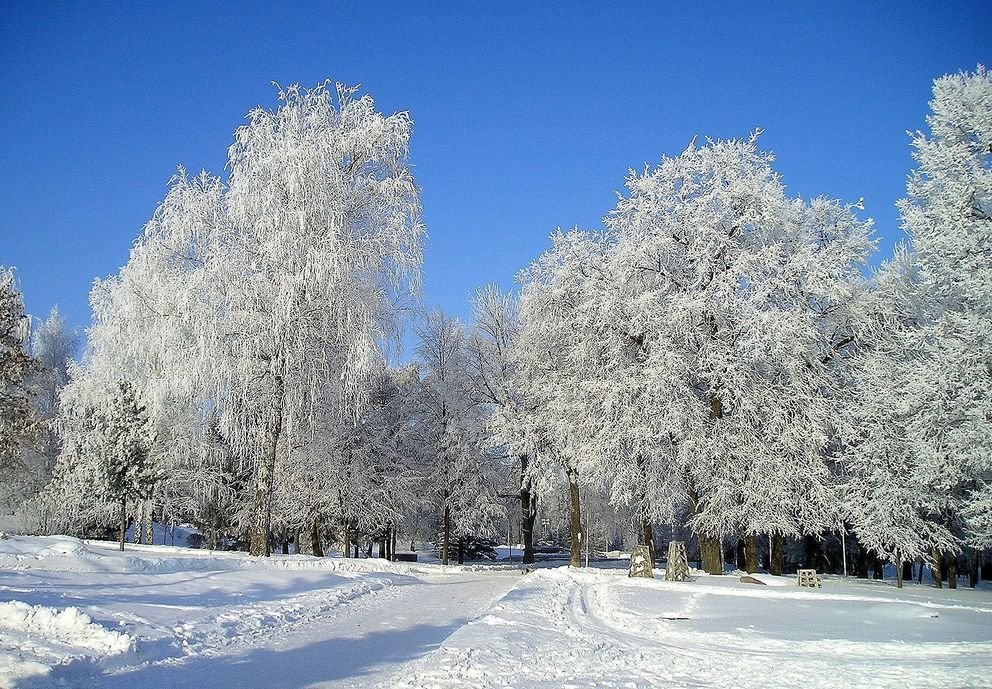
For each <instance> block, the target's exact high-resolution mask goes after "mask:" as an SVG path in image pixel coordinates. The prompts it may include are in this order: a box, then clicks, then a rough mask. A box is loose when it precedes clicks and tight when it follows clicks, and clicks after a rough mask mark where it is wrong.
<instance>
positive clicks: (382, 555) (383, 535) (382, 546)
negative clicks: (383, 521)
mask: <svg viewBox="0 0 992 689" xmlns="http://www.w3.org/2000/svg"><path fill="white" fill-rule="evenodd" d="M388 540H389V534H388V533H387V530H386V529H383V530H382V531H380V532H379V559H380V560H386V559H388V557H389V555H388V554H387V553H386V542H387V541H388Z"/></svg>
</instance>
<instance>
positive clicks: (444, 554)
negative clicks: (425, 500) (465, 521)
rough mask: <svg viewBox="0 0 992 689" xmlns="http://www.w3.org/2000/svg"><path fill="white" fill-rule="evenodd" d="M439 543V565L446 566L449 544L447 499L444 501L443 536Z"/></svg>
mask: <svg viewBox="0 0 992 689" xmlns="http://www.w3.org/2000/svg"><path fill="white" fill-rule="evenodd" d="M443 539H444V540H442V541H441V564H442V565H446V564H448V546H449V545H450V544H451V508H450V507H448V501H447V499H446V500H445V501H444V536H443Z"/></svg>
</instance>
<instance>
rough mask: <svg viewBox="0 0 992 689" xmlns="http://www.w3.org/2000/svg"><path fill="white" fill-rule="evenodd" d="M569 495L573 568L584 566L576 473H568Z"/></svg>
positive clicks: (570, 471) (571, 563)
mask: <svg viewBox="0 0 992 689" xmlns="http://www.w3.org/2000/svg"><path fill="white" fill-rule="evenodd" d="M568 494H569V498H570V510H569V511H570V517H571V518H570V520H569V527H570V531H571V536H572V551H571V558H570V559H569V561H568V564H569V565H571V566H572V567H579V566H581V565H582V512H581V511H580V506H579V480H578V476H577V475H576V473H575V471H574V470H572V469H569V471H568Z"/></svg>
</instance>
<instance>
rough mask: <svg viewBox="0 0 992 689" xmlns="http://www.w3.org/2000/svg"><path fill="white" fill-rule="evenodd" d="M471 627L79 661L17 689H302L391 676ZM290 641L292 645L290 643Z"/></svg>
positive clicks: (416, 629) (413, 629) (423, 628)
mask: <svg viewBox="0 0 992 689" xmlns="http://www.w3.org/2000/svg"><path fill="white" fill-rule="evenodd" d="M466 622H467V620H466V619H464V618H462V619H457V620H453V621H452V622H451V624H448V625H442V626H432V625H424V624H421V625H416V626H413V627H409V628H406V629H386V630H376V631H374V632H371V633H369V634H365V635H363V636H361V637H357V638H351V637H339V638H332V639H325V640H321V641H316V642H312V643H309V644H304V645H299V646H294V647H292V648H286V649H273V648H260V649H254V650H248V651H247V652H245V653H241V654H238V655H223V656H221V655H217V656H210V655H197V656H189V657H185V658H176V659H172V660H166V661H164V662H159V663H155V664H149V665H145V666H141V667H137V668H128V669H125V670H121V671H118V672H116V673H115V672H114V670H113V669H112V668H111V669H109V670H105V669H104V668H103V667H101V666H100V665H99V664H97V663H94V662H93V661H86V660H78V661H74V662H72V663H70V664H67V665H63V666H59V667H56V668H54V669H53V670H52V673H51V674H50V675H49V676H47V677H44V678H25V679H24V680H22V681H20V682H18V683H16V684H15V685H14V687H13V688H12V689H42V687H45V688H48V689H50V688H51V687H54V686H57V687H63V686H68V687H78V688H79V689H83V688H92V689H95V688H96V687H99V688H100V689H136V688H138V687H155V688H156V689H170V688H175V689H185V688H188V687H204V688H208V687H215V688H216V687H238V689H252V688H254V687H258V688H259V689H298V688H302V687H309V686H311V685H314V684H317V683H320V682H331V681H334V680H341V679H346V678H359V677H362V676H365V675H370V674H374V673H376V672H377V671H379V670H381V671H383V672H386V671H389V670H391V669H392V668H394V666H396V665H398V664H401V663H405V662H409V661H411V660H414V659H416V658H419V657H421V656H424V655H427V654H428V653H430V652H431V651H433V650H435V649H436V648H438V647H439V646H440V645H441V643H442V642H443V641H444V640H445V639H446V638H447V637H448V636H450V635H451V634H452V633H453V632H454V631H455V630H457V629H458V628H459V627H461V626H463V625H464V624H465V623H466ZM370 626H371V625H370ZM286 641H287V643H291V640H289V639H287V640H286ZM132 660H133V657H132ZM380 679H384V677H383V678H380Z"/></svg>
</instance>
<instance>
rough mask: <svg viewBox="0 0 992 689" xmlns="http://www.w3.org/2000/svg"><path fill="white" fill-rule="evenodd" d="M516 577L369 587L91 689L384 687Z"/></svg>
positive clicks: (468, 576) (102, 680)
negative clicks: (316, 612)
mask: <svg viewBox="0 0 992 689" xmlns="http://www.w3.org/2000/svg"><path fill="white" fill-rule="evenodd" d="M519 576H520V575H519V574H507V573H497V572H492V573H464V574H462V573H458V574H451V575H445V576H443V577H431V578H430V579H429V580H425V581H415V580H414V581H405V582H399V583H395V584H393V585H391V586H386V587H384V588H382V589H380V590H376V591H372V592H370V593H369V594H367V595H364V596H362V597H361V598H359V599H355V600H353V601H351V602H350V603H349V604H347V605H342V606H340V607H339V608H335V609H331V610H328V611H327V613H326V615H324V616H322V617H320V618H317V619H309V620H307V621H306V622H305V623H304V624H302V625H292V628H290V629H286V628H280V627H278V626H276V625H271V626H270V625H268V624H263V625H261V626H259V627H258V628H257V629H258V633H257V634H251V635H249V636H248V637H245V636H239V637H236V638H233V639H232V640H231V643H230V645H229V646H228V647H227V648H226V649H225V651H224V653H222V654H220V653H216V652H214V649H211V648H209V647H207V646H204V647H203V649H202V651H201V652H196V653H193V654H192V655H189V656H186V657H184V658H181V659H178V660H175V659H164V660H163V661H160V662H156V663H150V664H148V665H146V666H143V667H136V668H129V669H127V670H126V671H123V672H119V673H117V674H113V675H109V676H106V675H105V676H102V677H99V678H98V680H97V681H94V682H93V685H92V686H94V687H96V686H99V687H106V688H107V689H114V688H120V689H125V688H127V689H137V688H139V687H149V688H151V687H156V688H161V689H167V688H171V687H176V688H179V687H194V686H199V687H212V688H215V689H219V688H222V687H232V688H234V687H237V688H239V689H242V688H243V689H248V688H249V687H266V688H271V689H281V688H285V689H290V688H297V687H313V688H314V689H316V687H320V688H327V689H330V688H331V687H355V688H357V687H373V686H378V685H380V684H383V685H385V686H390V685H391V684H392V683H393V678H397V679H399V678H402V677H403V676H404V666H405V664H406V663H409V662H412V661H414V660H416V659H418V658H420V657H422V656H424V655H426V654H428V653H430V652H432V651H433V650H434V649H436V648H438V647H439V646H440V645H441V643H442V642H443V641H444V640H445V639H446V638H447V637H448V636H450V635H451V634H452V633H453V632H455V631H456V630H457V629H459V628H460V627H461V626H463V625H464V624H466V623H467V622H468V621H469V620H471V619H472V618H474V617H475V616H476V615H478V614H479V613H480V612H482V611H484V610H485V609H486V608H487V607H488V606H489V605H490V604H491V603H492V602H493V601H494V600H496V599H498V598H499V597H501V596H502V595H504V594H505V593H506V592H507V591H508V590H509V589H510V588H511V587H512V586H513V584H515V583H516V582H517V580H518V579H519Z"/></svg>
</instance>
